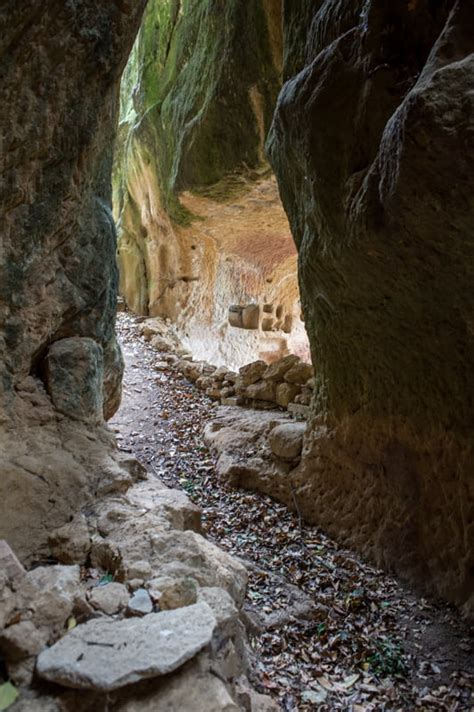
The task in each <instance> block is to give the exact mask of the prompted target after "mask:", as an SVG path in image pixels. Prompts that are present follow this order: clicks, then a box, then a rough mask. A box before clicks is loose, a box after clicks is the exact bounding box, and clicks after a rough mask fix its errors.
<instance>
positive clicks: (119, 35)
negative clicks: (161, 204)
mask: <svg viewBox="0 0 474 712" xmlns="http://www.w3.org/2000/svg"><path fill="white" fill-rule="evenodd" d="M144 5H145V2H144V0H139V1H138V2H136V3H133V5H132V4H130V3H128V2H114V1H113V0H105V1H104V2H103V3H100V6H98V5H97V4H96V3H94V2H92V1H91V0H80V2H79V1H78V2H67V3H61V4H59V5H58V4H57V3H56V2H53V0H45V2H42V3H41V9H39V6H38V4H37V3H35V2H33V1H31V0H28V1H27V2H23V3H21V4H15V3H13V2H8V3H4V6H2V11H1V13H0V38H1V39H0V45H1V49H0V58H1V59H0V76H1V100H2V105H3V107H4V110H3V111H2V113H1V117H0V133H1V135H2V137H3V138H2V150H1V152H0V154H1V155H0V173H1V174H2V185H1V187H0V214H1V216H2V218H1V219H2V225H1V235H2V245H1V251H0V453H1V454H0V501H1V502H2V504H3V505H4V507H5V510H4V512H3V511H2V516H1V517H0V536H3V537H5V538H7V539H8V541H9V543H10V544H11V545H12V546H13V547H14V549H15V551H16V552H17V553H18V555H19V556H20V557H21V558H24V557H25V556H29V555H30V554H32V550H34V549H36V552H38V551H39V550H40V549H41V548H42V547H43V552H44V548H45V545H46V539H47V534H48V531H47V529H48V526H49V527H50V528H52V529H55V528H57V527H58V526H60V525H61V524H64V523H65V522H66V521H67V520H68V518H70V515H71V513H72V510H73V508H76V509H77V508H78V507H79V506H81V504H82V503H84V502H85V500H86V499H87V493H88V492H89V494H90V491H91V490H95V489H96V484H97V482H96V480H97V478H98V477H101V478H102V479H104V480H107V479H109V478H108V476H107V474H106V472H98V470H99V469H100V466H99V465H98V462H97V459H98V458H97V457H96V456H97V450H96V448H95V444H97V441H101V442H100V447H101V450H102V457H101V466H102V467H103V468H104V470H105V469H106V467H107V462H106V461H107V458H108V453H110V451H111V444H110V442H109V443H107V438H106V436H105V435H104V434H103V433H102V434H98V433H92V432H90V431H88V430H87V428H86V427H82V426H79V425H78V424H77V423H75V425H74V430H69V428H68V424H67V422H66V421H67V418H64V419H63V418H62V417H61V415H60V413H59V411H58V410H57V409H55V408H53V407H52V405H51V400H50V398H49V397H48V395H47V394H46V393H45V392H44V389H42V386H41V381H40V378H43V377H44V376H43V374H44V369H43V368H42V365H43V361H44V357H45V356H46V354H47V351H48V348H49V346H50V345H51V344H53V347H52V348H53V350H55V349H57V348H58V347H56V346H54V343H55V342H58V343H59V342H60V341H61V340H68V339H70V338H73V339H75V338H77V337H80V338H81V339H82V338H84V339H89V338H90V339H93V341H94V342H96V343H97V344H98V345H99V346H100V347H101V349H102V355H103V371H102V380H103V393H104V396H105V398H104V413H105V414H106V415H107V416H110V414H111V412H112V410H113V408H116V407H117V405H118V402H119V397H120V377H121V369H122V362H121V356H120V352H119V349H118V347H117V345H116V341H115V335H114V317H115V305H116V292H117V268H116V262H115V250H116V246H115V228H114V224H113V220H112V214H111V185H110V173H111V158H112V144H113V138H114V132H115V123H116V111H117V109H118V105H117V90H118V84H119V81H120V74H121V71H122V69H123V67H124V64H125V62H126V59H127V56H128V53H129V51H130V49H131V46H132V43H133V39H134V36H135V33H136V31H137V30H138V26H139V22H140V16H141V12H142V10H143V7H144ZM56 375H57V374H56ZM97 375H98V374H97ZM69 377H70V378H71V381H70V386H71V391H70V392H69V394H68V400H69V402H70V403H72V402H73V401H75V402H77V403H78V404H80V393H79V390H80V386H81V385H82V384H79V383H78V382H75V381H74V375H73V373H71V374H69ZM66 387H67V386H66V384H64V388H62V394H63V396H62V401H61V402H62V405H64V398H65V397H66V391H65V388H66ZM56 395H58V394H57V392H56ZM53 398H54V396H53ZM98 405H99V403H98V402H97V403H95V404H94V408H93V410H94V411H95V408H96V406H97V407H98ZM60 409H61V410H63V408H62V407H60ZM66 410H67V413H68V416H69V415H70V410H69V408H67V409H66ZM78 415H80V414H78V413H76V414H75V417H77V416H78ZM88 437H90V438H91V440H92V443H91V450H92V451H93V454H92V455H91V458H90V459H89V458H88V456H87V449H86V448H84V441H87V439H88ZM94 441H95V442H94ZM112 457H113V456H112ZM52 500H54V502H52ZM73 503H74V507H73ZM47 517H50V521H49V522H48V523H46V519H47Z"/></svg>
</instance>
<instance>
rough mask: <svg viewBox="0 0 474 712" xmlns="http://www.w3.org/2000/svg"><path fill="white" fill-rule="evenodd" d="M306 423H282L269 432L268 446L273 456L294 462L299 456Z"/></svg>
mask: <svg viewBox="0 0 474 712" xmlns="http://www.w3.org/2000/svg"><path fill="white" fill-rule="evenodd" d="M305 431H306V423H283V424H282V425H277V426H276V428H273V430H272V431H271V432H270V437H269V444H270V448H271V450H272V452H273V454H274V455H276V456H277V457H280V458H281V459H282V460H294V459H295V458H297V457H299V456H300V455H301V450H302V447H303V436H304V434H305Z"/></svg>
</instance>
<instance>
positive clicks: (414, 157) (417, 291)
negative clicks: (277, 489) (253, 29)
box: [268, 0, 474, 605]
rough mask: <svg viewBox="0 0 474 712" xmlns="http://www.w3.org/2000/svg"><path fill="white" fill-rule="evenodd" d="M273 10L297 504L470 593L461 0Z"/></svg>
mask: <svg viewBox="0 0 474 712" xmlns="http://www.w3.org/2000/svg"><path fill="white" fill-rule="evenodd" d="M361 5H362V7H361ZM284 16H285V68H284V75H285V78H286V79H287V82H286V83H285V84H284V86H283V90H282V92H281V94H280V97H279V101H278V106H277V110H276V115H275V119H274V123H273V127H272V130H271V135H270V139H269V144H268V148H269V153H270V156H271V162H272V165H273V167H274V169H275V171H276V174H277V179H278V182H279V187H280V194H281V197H282V200H283V204H284V206H285V209H286V212H287V214H288V217H289V220H290V224H291V228H292V232H293V235H294V238H295V240H296V242H297V245H298V251H299V269H300V287H301V295H302V303H303V310H304V314H305V321H306V326H307V329H308V333H309V337H310V341H311V347H312V355H313V362H314V363H315V365H316V394H317V396H316V399H315V403H314V419H313V423H312V430H311V433H310V435H309V436H308V438H307V442H306V446H305V452H304V457H303V463H302V464H301V466H300V467H299V468H298V469H297V470H296V471H295V473H294V480H295V484H296V485H297V488H298V494H299V498H300V501H301V507H302V510H303V511H304V514H305V515H306V516H308V517H310V518H311V519H313V520H316V521H318V522H320V523H321V525H323V526H324V527H325V528H327V529H328V530H329V531H330V532H332V533H334V534H337V535H338V536H339V538H342V539H343V540H345V541H347V542H348V543H350V544H352V545H354V546H357V547H358V548H359V549H360V550H362V551H363V552H365V553H367V554H369V555H370V556H372V557H373V558H375V559H376V560H377V561H378V562H380V563H381V564H383V565H384V566H387V567H389V568H392V569H395V570H396V571H397V572H399V573H400V574H403V575H405V576H406V577H408V578H409V579H411V580H412V581H415V582H418V583H422V584H425V585H427V586H428V587H429V588H431V590H434V591H436V592H438V593H440V594H442V595H443V596H445V597H447V598H449V599H451V600H454V601H457V602H458V603H464V602H466V601H467V600H468V599H469V598H470V602H471V605H472V604H473V599H472V592H473V587H474V578H473V576H474V559H473V556H474V504H473V486H474V477H473V466H474V449H473V441H472V426H473V423H474V400H473V397H472V394H473V393H474V332H473V321H472V315H473V313H474V291H473V289H472V285H473V278H474V239H473V232H472V225H473V222H474V201H473V187H474V186H473V183H474V171H473V162H472V156H473V135H474V133H473V128H474V123H473V113H472V80H473V76H474V55H473V51H474V8H473V6H472V3H470V2H468V1H467V0H459V1H458V2H454V0H452V1H447V2H442V1H440V2H434V1H431V0H412V1H410V2H391V1H389V0H368V1H367V2H365V3H362V4H361V3H359V2H340V1H339V0H327V1H326V2H316V3H314V2H309V3H304V2H302V3H298V4H297V7H296V4H295V3H291V2H287V3H285V8H284ZM468 605H469V604H468Z"/></svg>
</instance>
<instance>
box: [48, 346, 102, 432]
mask: <svg viewBox="0 0 474 712" xmlns="http://www.w3.org/2000/svg"><path fill="white" fill-rule="evenodd" d="M44 364H45V367H44V371H45V379H44V380H45V383H46V389H47V391H48V393H49V395H50V397H51V400H52V401H53V405H54V406H55V407H56V408H57V410H59V412H60V413H64V415H67V416H69V417H70V418H74V419H76V418H77V419H78V420H86V421H89V422H92V423H94V422H96V423H100V422H101V420H102V417H103V415H102V414H103V402H104V394H103V381H104V366H103V358H102V348H101V347H100V346H99V344H97V343H96V342H95V341H94V340H93V339H81V338H78V337H75V338H72V339H61V340H60V341H55V343H54V344H52V345H51V347H50V348H49V350H48V354H47V356H46V358H45V360H44Z"/></svg>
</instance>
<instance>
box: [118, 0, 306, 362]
mask: <svg viewBox="0 0 474 712" xmlns="http://www.w3.org/2000/svg"><path fill="white" fill-rule="evenodd" d="M242 32H245V36H246V42H244V43H243V42H242V41H241V36H242ZM280 77H281V2H280V0H255V1H252V2H249V3H243V4H242V3H241V2H239V1H238V0H228V1H227V2H225V3H218V2H215V1H214V0H204V1H202V0H198V1H196V0H191V1H190V2H186V3H181V2H177V3H176V2H172V1H171V0H166V2H162V1H161V0H150V2H149V3H148V7H147V10H146V13H145V17H144V22H143V25H142V28H141V30H140V33H139V36H138V38H137V41H136V43H135V46H134V48H133V51H132V55H131V58H130V61H129V63H128V65H127V68H126V71H125V74H124V79H123V82H122V91H121V117H120V130H119V148H118V152H117V160H116V164H115V178H114V188H115V190H114V208H115V213H116V217H117V220H118V229H119V251H118V256H119V264H120V292H121V294H122V295H123V296H124V297H125V299H126V302H127V304H128V307H129V309H131V310H132V311H134V312H135V313H138V314H144V315H150V316H162V317H166V318H170V319H171V320H172V321H173V323H174V324H175V325H176V327H177V329H178V331H179V335H180V337H181V338H182V340H183V342H184V343H185V345H186V346H187V347H188V348H192V350H193V353H194V354H195V355H196V357H198V358H211V359H212V360H213V361H214V362H215V363H217V364H218V365H222V364H224V363H226V364H228V365H229V366H231V367H232V368H235V367H238V366H241V365H243V364H244V363H246V362H248V361H250V360H252V359H254V358H256V357H259V356H261V357H264V358H265V359H266V360H272V358H278V357H279V356H282V355H285V354H286V353H288V350H290V351H295V350H296V351H298V352H299V353H300V355H301V356H304V355H307V353H308V351H307V339H306V334H305V331H304V327H303V324H302V322H301V319H300V312H301V310H300V306H299V294H298V284H297V277H296V250H295V246H294V243H293V240H292V237H291V233H290V230H289V226H288V220H287V218H286V216H285V213H284V211H283V208H282V205H281V202H280V200H279V197H278V190H277V186H276V181H275V179H274V177H273V176H272V175H271V171H270V170H269V167H268V165H267V164H266V162H265V156H264V140H265V136H266V134H267V131H268V128H269V126H270V123H271V119H272V114H273V108H274V105H275V102H276V97H277V94H278V91H279V88H280V85H281V79H280ZM242 313H244V315H245V318H244V319H243V320H242Z"/></svg>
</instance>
